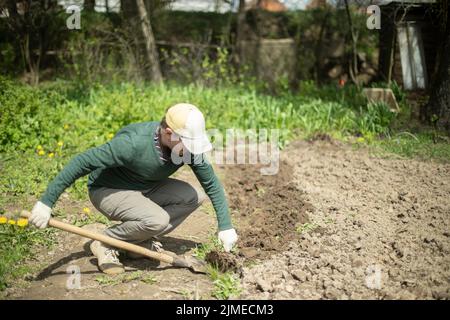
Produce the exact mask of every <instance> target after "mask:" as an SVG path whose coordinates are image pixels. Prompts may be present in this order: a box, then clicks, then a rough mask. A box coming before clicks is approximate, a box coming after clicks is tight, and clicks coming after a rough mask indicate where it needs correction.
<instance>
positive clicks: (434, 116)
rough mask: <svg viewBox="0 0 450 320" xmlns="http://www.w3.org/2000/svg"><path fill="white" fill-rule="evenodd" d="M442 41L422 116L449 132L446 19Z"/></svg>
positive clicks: (449, 28)
mask: <svg viewBox="0 0 450 320" xmlns="http://www.w3.org/2000/svg"><path fill="white" fill-rule="evenodd" d="M443 38H444V43H443V45H442V48H441V54H440V55H439V61H438V72H437V74H436V77H435V79H434V80H433V81H432V85H431V93H430V99H429V101H428V104H427V105H426V106H425V112H424V117H425V119H424V120H426V121H427V122H428V121H431V122H433V123H435V124H436V125H437V128H439V129H443V130H446V131H447V132H448V133H450V54H449V52H450V23H449V21H448V13H447V21H446V28H445V36H444V37H443Z"/></svg>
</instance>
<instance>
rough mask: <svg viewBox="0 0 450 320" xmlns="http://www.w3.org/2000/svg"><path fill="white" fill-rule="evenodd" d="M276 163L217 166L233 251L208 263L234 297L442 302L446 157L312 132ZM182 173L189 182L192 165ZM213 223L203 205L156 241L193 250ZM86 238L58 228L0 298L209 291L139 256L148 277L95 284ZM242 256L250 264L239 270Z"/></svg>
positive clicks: (448, 245) (448, 266) (447, 246)
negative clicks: (376, 150) (235, 240)
mask: <svg viewBox="0 0 450 320" xmlns="http://www.w3.org/2000/svg"><path fill="white" fill-rule="evenodd" d="M280 165H281V166H280V172H279V174H277V175H275V176H262V175H261V174H260V171H259V167H257V166H234V165H231V166H228V167H225V168H224V167H221V168H218V170H217V172H218V174H219V176H224V179H223V181H224V185H225V189H226V191H227V193H228V195H229V198H228V199H229V203H230V207H231V209H232V217H233V220H234V222H235V226H236V228H237V230H238V234H239V237H240V240H239V250H238V251H239V252H240V254H241V255H238V256H233V255H226V254H220V255H215V256H214V253H212V254H211V256H210V257H209V259H211V260H215V261H217V262H218V263H221V264H223V266H224V267H226V268H236V266H237V267H238V269H240V270H242V272H240V273H241V286H242V289H243V292H242V294H241V296H240V298H241V299H261V298H262V299H266V298H267V299H363V298H366V299H448V298H449V297H450V254H449V253H450V231H449V230H450V219H449V217H450V200H449V199H450V183H449V181H450V164H442V163H434V162H432V161H426V162H423V161H416V160H405V159H398V158H397V159H396V158H394V157H392V158H387V159H382V158H379V157H375V156H372V155H371V154H369V153H368V152H367V151H366V150H364V149H362V150H356V151H355V150H353V149H352V147H351V146H348V145H344V144H340V143H337V142H335V141H332V140H330V139H328V138H325V137H317V138H316V139H313V140H312V141H309V142H306V141H301V142H296V143H293V144H291V145H290V146H289V147H288V148H287V149H286V150H285V151H284V152H283V153H282V161H281V163H280ZM178 178H182V179H184V180H187V181H190V182H194V181H195V177H193V175H192V174H191V172H190V170H189V169H188V168H187V169H186V170H182V172H180V174H179V175H178ZM63 198H64V197H63ZM61 205H62V206H64V205H65V206H66V208H64V207H63V209H64V211H66V212H67V211H68V212H70V213H71V214H79V213H80V212H81V209H82V208H83V207H84V206H89V204H87V203H78V202H74V201H71V200H70V199H67V196H66V199H63V200H62V204H61ZM89 207H91V206H89ZM66 209H67V210H66ZM91 209H92V210H94V209H93V208H92V207H91ZM305 223H308V224H307V226H308V228H305V229H303V228H300V230H301V231H302V232H301V233H299V232H298V231H297V228H298V227H299V226H302V225H303V224H305ZM215 230H216V221H215V216H214V214H213V212H212V210H211V205H210V204H209V205H207V206H203V207H202V208H200V209H199V210H198V211H196V212H195V213H194V214H193V215H192V216H191V217H189V218H188V219H187V220H186V222H185V223H183V224H182V225H181V226H180V227H179V228H178V229H177V230H175V231H174V232H173V233H172V234H170V235H169V236H167V237H165V238H164V239H163V240H162V242H163V244H164V245H165V248H166V249H168V250H171V251H175V252H177V253H180V254H181V253H186V252H187V253H189V252H192V250H193V248H194V247H195V245H196V244H198V243H201V242H205V241H208V239H209V237H210V236H211V234H212V233H214V232H215ZM84 243H85V242H84V241H83V240H81V239H80V238H79V237H77V236H74V235H69V234H66V233H63V232H61V233H60V234H59V242H58V245H57V246H56V248H54V249H52V250H51V251H50V252H47V251H42V252H40V254H39V255H38V260H39V261H41V262H43V263H44V264H45V267H43V268H39V269H37V270H36V272H35V273H34V274H32V275H28V276H27V280H24V281H23V282H21V286H19V284H18V285H17V286H13V287H12V288H9V289H8V290H7V292H6V294H7V296H6V298H10V299H36V298H37V299H180V298H204V299H208V298H211V291H212V290H213V284H212V283H211V280H210V279H209V278H208V276H206V275H199V274H193V273H192V272H190V271H189V270H187V269H175V268H168V267H167V266H164V265H161V264H158V263H155V262H153V261H150V260H145V259H143V260H137V261H125V264H126V266H127V267H128V268H129V269H130V272H131V270H142V271H143V275H144V276H146V275H153V276H154V277H155V279H156V280H157V281H156V283H153V284H149V283H145V282H143V281H141V280H139V279H137V280H131V281H123V282H121V283H114V284H101V283H99V282H98V281H96V279H98V277H100V276H102V274H101V273H99V272H98V270H97V268H96V266H95V259H93V257H92V256H91V255H90V254H89V253H88V252H86V250H85V248H84ZM242 260H246V261H248V260H252V262H253V263H252V264H245V266H244V267H242V265H241V262H242ZM70 265H77V266H79V267H80V270H81V276H82V278H81V289H78V290H67V289H66V282H67V278H68V274H67V267H68V266H70ZM375 276H377V277H378V278H376V277H375ZM374 279H378V280H380V281H378V282H376V281H375V282H374ZM374 283H375V285H374Z"/></svg>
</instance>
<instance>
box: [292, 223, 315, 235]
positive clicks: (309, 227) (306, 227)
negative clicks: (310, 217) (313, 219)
mask: <svg viewBox="0 0 450 320" xmlns="http://www.w3.org/2000/svg"><path fill="white" fill-rule="evenodd" d="M317 227H318V225H317V224H315V223H309V222H306V223H304V224H302V225H299V226H298V227H297V229H296V231H297V232H298V233H299V234H304V233H308V232H311V231H313V230H314V229H316V228H317Z"/></svg>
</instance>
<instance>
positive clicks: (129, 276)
mask: <svg viewBox="0 0 450 320" xmlns="http://www.w3.org/2000/svg"><path fill="white" fill-rule="evenodd" d="M95 281H96V282H97V283H98V284H100V285H102V286H115V285H118V284H122V283H128V282H132V281H141V282H143V283H145V284H150V285H151V284H155V283H156V282H158V280H157V279H156V277H155V276H154V275H153V274H151V273H147V272H143V271H140V270H138V271H133V272H125V273H121V274H118V275H100V276H97V277H96V278H95Z"/></svg>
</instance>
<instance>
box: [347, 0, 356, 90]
mask: <svg viewBox="0 0 450 320" xmlns="http://www.w3.org/2000/svg"><path fill="white" fill-rule="evenodd" d="M344 3H345V11H346V13H347V19H348V26H349V29H350V36H351V39H352V58H351V62H350V67H349V73H350V78H351V79H352V81H353V82H354V83H355V84H356V85H359V84H358V81H357V80H356V76H357V75H358V52H357V48H356V44H357V41H358V34H357V33H356V31H355V28H354V27H353V21H352V15H351V12H350V7H349V5H348V0H344Z"/></svg>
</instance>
